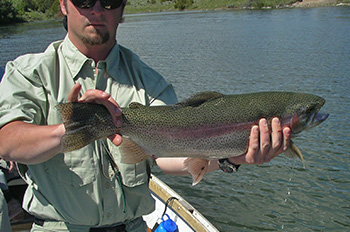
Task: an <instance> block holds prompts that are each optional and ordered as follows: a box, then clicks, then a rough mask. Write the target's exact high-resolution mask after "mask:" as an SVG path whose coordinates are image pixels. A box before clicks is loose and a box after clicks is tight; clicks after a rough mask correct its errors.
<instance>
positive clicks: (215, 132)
mask: <svg viewBox="0 0 350 232" xmlns="http://www.w3.org/2000/svg"><path fill="white" fill-rule="evenodd" d="M324 103H325V100H324V99H323V98H321V97H318V96H316V95H313V94H305V93H294V92H259V93H249V94H238V95H224V94H221V93H217V92H202V93H198V94H196V95H194V96H193V97H191V98H189V99H186V100H185V101H183V102H180V103H178V104H175V105H171V106H154V107H149V106H143V105H141V104H139V103H131V104H130V105H129V107H128V108H122V112H123V114H122V118H123V122H122V126H121V127H120V128H116V127H115V126H114V124H113V121H112V118H111V115H110V114H109V112H108V111H107V109H106V108H105V107H104V106H102V105H97V104H91V103H64V104H60V105H58V106H57V109H58V110H59V112H60V114H61V116H62V121H63V123H64V125H65V128H66V134H65V136H64V138H63V139H62V147H63V151H71V150H74V149H79V148H80V147H83V146H85V145H87V144H89V143H91V142H93V141H94V140H97V139H100V138H105V137H107V136H109V135H112V134H115V133H119V134H121V135H122V136H123V142H122V144H121V146H120V150H121V151H122V162H125V163H136V162H140V161H142V160H144V159H145V158H146V157H148V156H149V155H156V156H157V157H188V159H187V160H189V161H188V162H186V165H189V167H188V170H189V172H190V173H191V174H192V176H193V178H194V183H198V182H199V181H200V180H201V179H202V178H203V176H204V174H205V172H206V167H205V165H206V164H207V162H208V160H210V159H218V158H227V157H232V156H238V155H241V154H243V153H244V152H246V150H247V145H248V142H249V133H250V128H251V126H252V125H255V124H257V123H258V120H259V119H261V118H267V119H268V121H269V123H270V121H271V119H272V118H273V117H279V118H280V120H281V121H282V123H283V125H284V126H289V127H290V128H291V131H292V135H295V134H297V133H299V132H301V131H302V130H304V129H306V128H310V127H313V126H316V125H318V124H319V123H320V122H322V121H324V120H325V119H326V118H327V117H328V114H321V113H319V110H320V108H321V107H322V106H323V104H324ZM291 144H292V145H291V146H290V149H289V150H288V152H287V153H289V154H290V155H292V156H296V157H299V158H300V159H302V160H303V157H302V154H301V152H300V150H299V149H298V148H297V147H296V146H295V144H294V143H292V142H291ZM199 159H202V160H201V161H199ZM193 160H195V161H194V162H193ZM197 160H198V162H197ZM203 160H206V161H205V162H203ZM197 166H198V167H197ZM203 166H204V167H203ZM190 170H191V171H190ZM197 172H200V173H199V174H198V173H197Z"/></svg>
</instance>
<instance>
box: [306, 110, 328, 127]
mask: <svg viewBox="0 0 350 232" xmlns="http://www.w3.org/2000/svg"><path fill="white" fill-rule="evenodd" d="M328 116H329V114H326V113H319V112H315V113H314V114H313V116H312V120H311V123H310V125H309V128H312V127H315V126H317V125H319V124H320V123H322V122H323V121H324V120H326V119H327V118H328Z"/></svg>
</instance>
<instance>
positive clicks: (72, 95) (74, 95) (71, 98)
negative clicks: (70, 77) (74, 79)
mask: <svg viewBox="0 0 350 232" xmlns="http://www.w3.org/2000/svg"><path fill="white" fill-rule="evenodd" d="M80 90H81V85H80V84H79V83H76V84H75V85H74V87H73V88H72V89H71V90H70V92H69V94H68V102H77V101H78V97H79V92H80Z"/></svg>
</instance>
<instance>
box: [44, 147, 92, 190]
mask: <svg viewBox="0 0 350 232" xmlns="http://www.w3.org/2000/svg"><path fill="white" fill-rule="evenodd" d="M94 157H96V154H95V152H94V149H93V146H91V145H88V146H86V147H84V148H82V149H79V150H78V151H73V152H67V153H64V154H57V155H56V156H55V157H54V158H52V159H51V160H49V161H47V162H45V163H44V170H45V171H46V173H47V174H49V175H52V176H53V177H54V178H55V180H56V181H58V182H61V183H63V184H66V185H72V186H74V187H81V186H84V185H87V184H90V183H91V182H93V181H94V180H96V176H97V172H98V165H96V162H97V161H96V159H95V158H94Z"/></svg>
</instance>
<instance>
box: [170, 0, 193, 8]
mask: <svg viewBox="0 0 350 232" xmlns="http://www.w3.org/2000/svg"><path fill="white" fill-rule="evenodd" d="M192 4H193V0H175V5H174V7H175V9H179V10H184V9H186V8H188V7H190V6H192Z"/></svg>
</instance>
